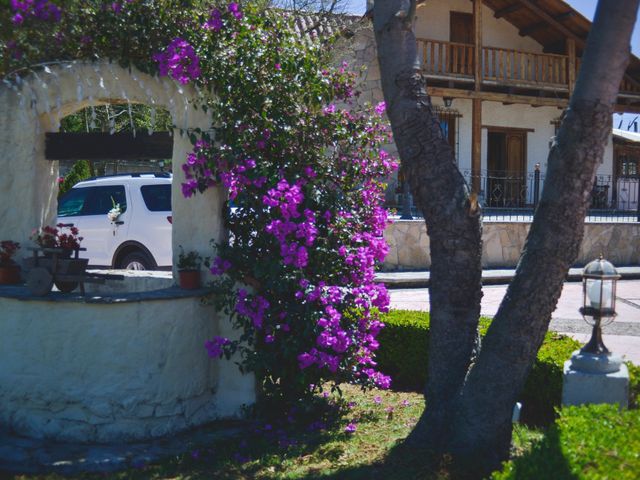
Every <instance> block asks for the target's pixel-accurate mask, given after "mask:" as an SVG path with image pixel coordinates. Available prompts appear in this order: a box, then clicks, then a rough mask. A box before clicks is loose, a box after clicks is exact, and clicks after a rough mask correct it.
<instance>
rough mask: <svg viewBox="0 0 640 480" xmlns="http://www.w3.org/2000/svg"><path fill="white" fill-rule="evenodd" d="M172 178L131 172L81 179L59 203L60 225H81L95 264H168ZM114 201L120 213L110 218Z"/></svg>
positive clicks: (140, 267)
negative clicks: (112, 218) (108, 214)
mask: <svg viewBox="0 0 640 480" xmlns="http://www.w3.org/2000/svg"><path fill="white" fill-rule="evenodd" d="M171 180H172V175H171V174H170V173H132V174H123V175H112V176H108V177H94V178H90V179H88V180H85V181H82V182H79V183H77V184H76V185H74V186H73V188H72V189H71V190H69V191H68V192H67V193H65V194H64V196H63V197H62V198H60V200H59V201H58V223H65V224H70V223H72V224H73V225H75V226H76V227H78V229H79V230H80V236H82V237H83V240H82V247H84V248H86V249H87V251H86V252H84V254H83V257H84V256H85V255H86V257H87V258H89V265H91V266H94V267H112V268H126V269H130V270H153V269H156V268H163V267H170V266H171V263H172V255H171V221H172V217H171ZM114 204H118V205H119V206H120V210H121V212H122V213H121V214H120V215H119V216H118V218H117V219H116V220H115V221H113V222H112V221H111V220H110V219H109V218H108V217H107V213H109V211H110V210H111V209H112V208H113V206H114Z"/></svg>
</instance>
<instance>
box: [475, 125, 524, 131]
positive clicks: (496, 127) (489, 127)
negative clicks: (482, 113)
mask: <svg viewBox="0 0 640 480" xmlns="http://www.w3.org/2000/svg"><path fill="white" fill-rule="evenodd" d="M482 128H484V129H486V130H490V131H492V132H535V131H536V129H535V128H516V127H501V126H499V125H482Z"/></svg>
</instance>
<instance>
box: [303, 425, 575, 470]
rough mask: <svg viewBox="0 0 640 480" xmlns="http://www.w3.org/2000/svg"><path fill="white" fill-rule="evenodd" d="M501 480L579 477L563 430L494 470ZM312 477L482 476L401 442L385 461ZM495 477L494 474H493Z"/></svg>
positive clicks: (549, 433)
mask: <svg viewBox="0 0 640 480" xmlns="http://www.w3.org/2000/svg"><path fill="white" fill-rule="evenodd" d="M494 475H496V478H497V479H500V480H507V479H509V480H511V479H514V480H515V479H517V480H541V479H553V480H578V478H580V477H578V476H577V475H576V474H574V473H572V471H571V468H570V466H569V463H568V462H567V460H566V458H565V456H564V454H563V452H562V447H561V442H560V437H559V430H558V428H557V427H556V426H553V427H551V428H550V429H549V430H548V431H547V433H546V434H545V436H544V437H543V438H542V439H541V440H539V441H537V442H536V443H534V445H533V446H532V448H530V449H529V450H528V451H527V452H526V453H525V454H523V455H521V456H519V457H517V458H515V459H513V460H512V461H511V462H509V463H508V464H507V465H506V466H505V467H504V468H503V469H502V470H501V471H499V472H494ZM306 478H308V479H311V478H313V479H316V478H317V479H324V480H327V479H332V480H333V479H335V480H343V479H344V480H360V479H362V480H364V479H384V480H395V479H397V480H405V479H412V480H413V479H425V480H470V479H478V478H481V477H480V476H478V475H477V474H476V473H474V467H473V466H471V465H463V466H462V469H457V470H456V469H454V468H453V465H452V464H451V462H450V461H446V460H438V459H435V458H434V457H433V456H432V455H431V454H430V453H429V452H426V451H424V450H418V449H415V448H412V447H410V446H407V445H406V444H405V443H401V444H398V445H397V446H396V447H394V448H392V449H391V450H390V451H389V453H388V454H387V455H386V456H385V458H384V460H382V461H381V462H378V463H374V464H371V465H359V466H354V467H347V468H343V469H340V470H338V471H335V472H333V473H331V474H324V475H317V476H308V477H306ZM489 478H491V477H489Z"/></svg>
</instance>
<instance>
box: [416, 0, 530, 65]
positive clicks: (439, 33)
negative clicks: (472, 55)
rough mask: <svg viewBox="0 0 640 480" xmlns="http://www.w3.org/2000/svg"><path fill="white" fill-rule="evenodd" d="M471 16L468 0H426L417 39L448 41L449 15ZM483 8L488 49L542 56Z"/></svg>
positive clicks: (420, 12)
mask: <svg viewBox="0 0 640 480" xmlns="http://www.w3.org/2000/svg"><path fill="white" fill-rule="evenodd" d="M450 11H455V12H465V13H473V3H472V2H470V1H469V0H429V1H427V2H425V3H423V4H421V5H419V6H418V8H417V12H416V17H417V19H416V23H415V32H416V37H418V38H430V39H433V40H445V41H449V38H450V37H449V12H450ZM493 14H494V12H493V10H491V9H490V8H489V7H487V6H486V5H483V7H482V37H483V40H482V41H483V44H484V46H487V47H501V48H507V49H514V50H524V51H527V52H532V53H542V45H540V44H539V43H538V42H536V41H535V40H534V39H533V38H531V37H528V36H527V37H522V36H520V34H519V33H518V29H517V28H516V27H514V26H513V25H512V24H511V23H509V22H508V21H506V20H505V19H504V18H500V19H498V18H495V17H494V16H493Z"/></svg>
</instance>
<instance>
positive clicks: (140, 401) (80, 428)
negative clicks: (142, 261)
mask: <svg viewBox="0 0 640 480" xmlns="http://www.w3.org/2000/svg"><path fill="white" fill-rule="evenodd" d="M0 312H2V315H1V316H0V332H1V335H0V424H1V425H2V426H4V427H10V428H12V429H14V430H15V431H16V432H18V433H20V434H23V435H27V436H32V437H36V438H43V437H44V438H51V439H56V440H73V441H81V442H82V441H86V442H123V441H130V440H137V439H143V438H150V437H157V436H162V435H166V434H170V433H174V432H176V431H179V430H183V429H185V428H188V427H191V426H195V425H200V424H202V423H204V422H207V421H211V420H213V419H215V418H219V417H228V416H234V415H238V414H240V413H241V406H242V405H243V404H251V403H253V402H254V400H255V390H254V379H253V376H252V375H245V376H242V375H240V374H239V372H238V368H237V366H236V365H235V364H234V362H233V361H227V360H212V359H210V358H209V357H208V356H207V354H206V350H205V348H204V341H205V339H208V338H211V337H212V336H213V335H225V336H230V337H232V338H234V335H235V334H234V332H233V331H232V329H231V325H230V324H229V322H228V321H225V320H224V319H222V318H220V317H217V316H216V314H215V311H214V309H213V307H211V306H203V305H202V304H201V302H200V298H199V297H190V298H173V299H170V300H169V299H167V300H155V301H148V302H129V303H118V304H89V303H83V302H80V303H78V302H71V301H56V302H53V301H43V300H31V301H25V300H18V299H13V298H6V297H5V298H0Z"/></svg>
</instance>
